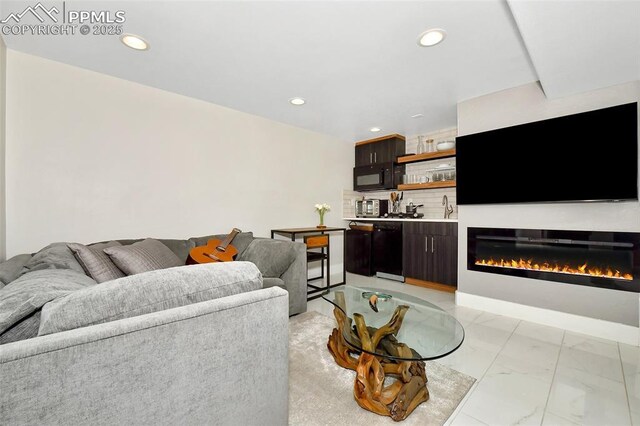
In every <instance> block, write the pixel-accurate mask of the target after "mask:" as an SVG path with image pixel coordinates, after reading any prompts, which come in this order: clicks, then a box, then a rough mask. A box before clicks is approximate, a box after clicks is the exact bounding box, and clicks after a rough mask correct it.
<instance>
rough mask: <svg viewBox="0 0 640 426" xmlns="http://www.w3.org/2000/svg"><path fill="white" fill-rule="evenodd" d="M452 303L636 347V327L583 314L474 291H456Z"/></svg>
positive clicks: (638, 343) (638, 333) (639, 339)
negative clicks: (522, 303) (536, 305)
mask: <svg viewBox="0 0 640 426" xmlns="http://www.w3.org/2000/svg"><path fill="white" fill-rule="evenodd" d="M456 304H457V305H459V306H464V307H467V308H473V309H479V310H481V311H487V312H491V313H493V314H497V315H505V316H509V317H513V318H517V319H520V320H525V321H530V322H535V323H538V324H543V325H549V326H551V327H558V328H564V329H565V330H569V331H573V332H576V333H582V334H587V335H590V336H594V337H599V338H602V339H608V340H615V341H616V342H620V343H626V344H628V345H634V346H640V328H638V327H632V326H630V325H626V324H619V323H616V322H611V321H604V320H600V319H596V318H589V317H583V316H580V315H575V314H568V313H566V312H558V311H552V310H550V309H544V308H536V307H534V306H527V305H521V304H519V303H513V302H507V301H505V300H498V299H492V298H489V297H484V296H477V295H475V294H469V293H463V292H461V291H456Z"/></svg>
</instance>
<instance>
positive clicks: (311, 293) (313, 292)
mask: <svg viewBox="0 0 640 426" xmlns="http://www.w3.org/2000/svg"><path fill="white" fill-rule="evenodd" d="M329 232H342V281H341V282H339V283H334V284H331V275H330V273H329V271H330V269H331V268H330V266H329V263H327V285H326V286H324V287H317V286H315V285H311V284H307V286H308V287H311V289H307V300H312V299H317V298H318V297H321V296H322V295H323V294H326V293H328V292H329V291H330V290H331V289H332V288H334V287H338V286H341V285H344V284H346V282H347V269H346V263H345V259H346V256H347V249H346V245H347V234H346V232H347V228H334V227H331V226H327V227H326V228H317V227H315V226H311V227H308V228H283V229H272V230H271V238H272V239H273V238H274V237H275V236H276V235H282V236H285V237H289V238H291V241H295V240H296V237H297V236H299V235H306V234H321V235H322V234H325V233H329ZM327 251H328V252H330V251H331V245H329V248H328V250H327Z"/></svg>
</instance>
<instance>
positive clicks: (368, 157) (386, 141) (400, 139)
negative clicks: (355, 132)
mask: <svg viewBox="0 0 640 426" xmlns="http://www.w3.org/2000/svg"><path fill="white" fill-rule="evenodd" d="M404 154H405V139H404V136H402V135H389V136H383V137H381V138H376V139H369V140H366V141H361V142H356V167H359V166H370V165H372V164H382V163H395V162H396V161H397V160H396V159H397V158H398V157H400V156H403V155H404Z"/></svg>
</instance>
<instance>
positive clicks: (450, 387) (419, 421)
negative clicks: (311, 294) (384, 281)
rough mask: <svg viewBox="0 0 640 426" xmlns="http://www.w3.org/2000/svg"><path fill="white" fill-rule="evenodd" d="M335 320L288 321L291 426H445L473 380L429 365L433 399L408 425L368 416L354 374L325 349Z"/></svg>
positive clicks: (310, 315)
mask: <svg viewBox="0 0 640 426" xmlns="http://www.w3.org/2000/svg"><path fill="white" fill-rule="evenodd" d="M334 327H335V320H334V319H333V318H329V317H327V316H324V315H322V314H319V313H317V312H307V313H304V314H301V315H298V316H296V317H293V318H291V319H290V320H289V424H290V425H305V426H308V425H366V426H371V425H385V424H389V425H392V424H396V425H397V424H401V425H402V426H406V425H442V424H444V423H445V421H446V420H447V419H448V418H449V417H450V416H451V414H452V413H453V411H454V410H455V409H456V407H457V406H458V404H460V401H462V398H464V396H465V395H466V394H467V392H468V391H469V389H470V388H471V386H472V385H473V383H474V382H475V379H474V378H473V377H470V376H467V375H466V374H462V373H460V372H458V371H455V370H452V369H450V368H449V367H446V366H444V365H442V364H438V363H437V362H433V361H428V362H427V363H426V371H427V378H428V380H429V382H428V383H427V388H428V389H429V394H430V398H429V400H428V401H427V402H424V403H422V404H420V405H419V406H418V408H416V409H415V410H414V412H413V413H411V414H410V415H409V417H407V419H406V420H404V421H402V422H400V423H397V422H394V421H393V420H391V418H390V417H384V416H379V415H377V414H373V413H371V412H369V411H366V410H364V409H362V408H360V406H359V405H358V404H357V402H356V401H355V399H354V398H353V383H354V378H355V374H356V373H355V371H352V370H347V369H344V368H342V367H340V366H338V365H337V364H336V363H335V361H334V360H333V357H332V356H331V354H330V353H329V351H328V350H327V339H328V337H329V335H330V334H331V330H333V328H334Z"/></svg>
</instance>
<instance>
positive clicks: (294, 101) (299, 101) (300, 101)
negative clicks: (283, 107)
mask: <svg viewBox="0 0 640 426" xmlns="http://www.w3.org/2000/svg"><path fill="white" fill-rule="evenodd" d="M306 102H307V101H305V100H304V99H302V98H291V99H289V103H290V104H291V105H295V106H300V105H304V104H305V103H306Z"/></svg>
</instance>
